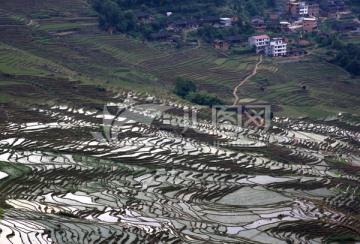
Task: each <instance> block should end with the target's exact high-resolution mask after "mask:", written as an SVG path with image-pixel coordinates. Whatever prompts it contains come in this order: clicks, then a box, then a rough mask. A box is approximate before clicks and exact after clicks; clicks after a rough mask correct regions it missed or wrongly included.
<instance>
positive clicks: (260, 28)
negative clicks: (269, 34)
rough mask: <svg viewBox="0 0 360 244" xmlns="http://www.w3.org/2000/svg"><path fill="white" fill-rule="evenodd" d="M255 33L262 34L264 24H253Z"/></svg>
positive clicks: (264, 27) (264, 28)
mask: <svg viewBox="0 0 360 244" xmlns="http://www.w3.org/2000/svg"><path fill="white" fill-rule="evenodd" d="M253 26H254V28H255V32H264V31H265V30H266V24H265V23H264V22H262V23H254V24H253Z"/></svg>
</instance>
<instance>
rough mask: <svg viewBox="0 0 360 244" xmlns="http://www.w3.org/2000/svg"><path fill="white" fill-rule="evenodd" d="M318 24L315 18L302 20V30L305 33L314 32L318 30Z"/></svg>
mask: <svg viewBox="0 0 360 244" xmlns="http://www.w3.org/2000/svg"><path fill="white" fill-rule="evenodd" d="M317 27H318V23H317V19H315V18H303V20H302V30H303V31H304V32H312V31H314V30H317Z"/></svg>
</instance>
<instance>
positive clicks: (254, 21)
mask: <svg viewBox="0 0 360 244" xmlns="http://www.w3.org/2000/svg"><path fill="white" fill-rule="evenodd" d="M264 22H265V19H264V18H263V17H261V16H258V15H256V16H253V17H251V23H252V24H259V23H264Z"/></svg>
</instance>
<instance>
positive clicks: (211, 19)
mask: <svg viewBox="0 0 360 244" xmlns="http://www.w3.org/2000/svg"><path fill="white" fill-rule="evenodd" d="M200 23H201V24H211V25H215V24H219V23H220V17H218V16H205V17H203V18H202V19H200Z"/></svg>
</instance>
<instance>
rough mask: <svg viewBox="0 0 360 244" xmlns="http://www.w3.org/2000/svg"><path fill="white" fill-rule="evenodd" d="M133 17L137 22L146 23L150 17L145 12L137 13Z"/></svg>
mask: <svg viewBox="0 0 360 244" xmlns="http://www.w3.org/2000/svg"><path fill="white" fill-rule="evenodd" d="M134 16H135V18H136V19H137V21H140V22H146V21H147V20H149V17H150V15H149V14H148V13H145V12H137V13H135V14H134Z"/></svg>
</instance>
